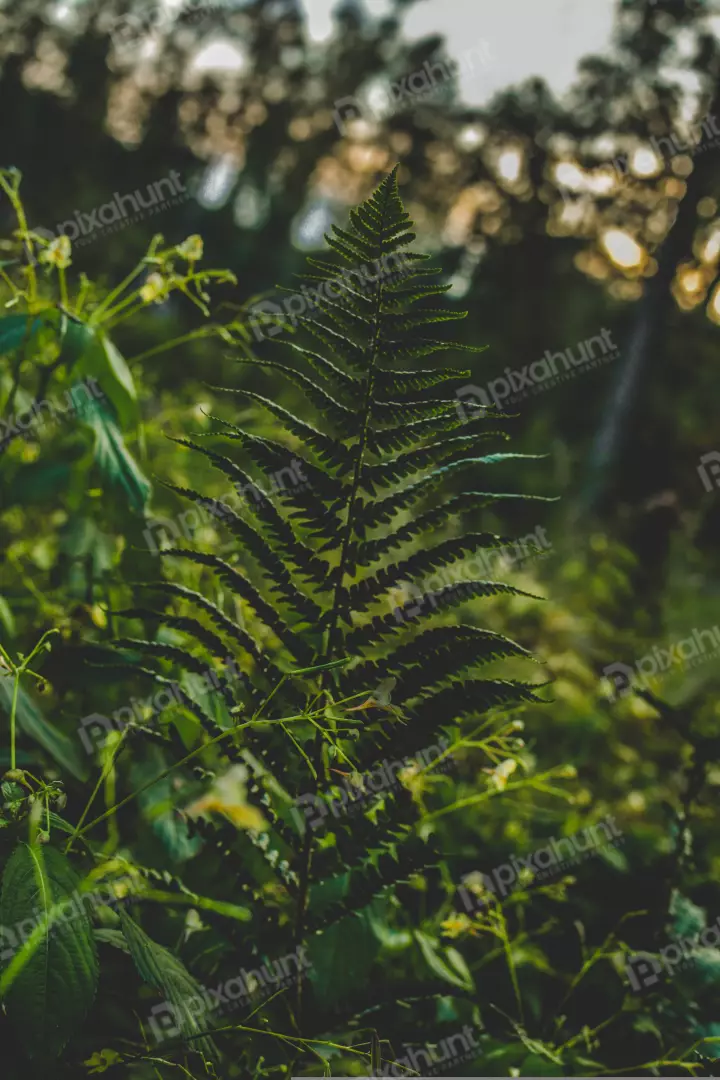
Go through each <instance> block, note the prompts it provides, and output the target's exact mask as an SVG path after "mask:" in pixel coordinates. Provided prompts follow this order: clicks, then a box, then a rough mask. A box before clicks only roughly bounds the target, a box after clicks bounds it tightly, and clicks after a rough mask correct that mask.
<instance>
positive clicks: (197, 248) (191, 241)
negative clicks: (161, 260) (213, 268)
mask: <svg viewBox="0 0 720 1080" xmlns="http://www.w3.org/2000/svg"><path fill="white" fill-rule="evenodd" d="M175 250H176V251H177V253H178V255H181V256H182V258H183V259H187V261H188V262H197V261H198V259H202V257H203V238H202V236H198V234H197V233H193V235H192V236H188V238H187V240H183V242H182V244H178V245H177V247H176V248H175Z"/></svg>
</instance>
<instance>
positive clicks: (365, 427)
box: [295, 189, 390, 1030]
mask: <svg viewBox="0 0 720 1080" xmlns="http://www.w3.org/2000/svg"><path fill="white" fill-rule="evenodd" d="M389 198H390V196H389V189H386V192H385V203H384V205H383V210H382V218H381V229H380V230H379V232H380V236H382V227H384V225H385V211H386V209H387V204H388V202H389ZM381 248H382V240H379V241H378V246H377V248H376V255H377V258H378V259H379V258H380V257H381V255H382V250H381ZM382 297H383V287H382V278H381V276H380V275H378V282H377V289H376V293H375V304H374V308H373V314H372V320H373V321H372V326H373V330H372V337H371V340H370V342H369V344H368V347H367V351H368V353H369V355H368V368H367V377H366V382H365V393H364V397H363V404H362V428H361V430H360V438H359V440H358V445H357V459H356V461H355V468H354V471H353V479H352V486H351V488H350V494H349V496H348V501H347V517H346V520H345V532H344V535H343V539H342V547H341V549H340V560H339V563H338V568H337V572H336V573H337V577H336V580H335V589H334V591H333V601H332V608H331V611H330V619H329V625H328V630H327V639H326V644H325V654H324V657H323V661H324V662H325V663H327V662H328V661H330V660H331V659H332V656H333V653H334V650H335V647H336V639H337V631H338V623H339V617H340V602H341V598H342V595H343V587H344V586H343V582H344V580H345V573H346V570H347V563H348V554H349V552H350V545H351V542H352V538H353V533H354V531H355V506H356V504H357V498H358V490H359V487H360V478H361V476H362V469H363V463H364V458H365V450H366V448H367V439H368V431H369V427H370V410H371V406H372V400H373V398H372V395H373V389H374V385H375V361H376V359H377V348H378V342H379V339H380V314H381V307H382ZM330 678H332V675H329V673H328V672H324V673H323V675H322V678H321V689H322V690H325V689H327V687H328V682H329V679H330ZM322 756H323V737H322V731H320V730H318V731H317V732H316V735H315V743H314V747H313V758H314V764H315V777H314V790H315V791H317V789H318V787H319V784H320V778H321V776H322ZM312 856H313V832H312V829H310V828H307V827H306V831H305V837H304V840H303V847H302V852H301V870H300V889H299V895H298V902H297V916H296V919H295V947H296V948H297V947H298V946H299V945H300V944H301V943H302V937H303V930H304V924H305V915H306V912H307V906H308V899H309V894H310V873H311V870H312ZM302 989H303V973H302V972H299V973H298V981H297V1002H296V1004H297V1016H298V1023H299V1024H300V1030H302Z"/></svg>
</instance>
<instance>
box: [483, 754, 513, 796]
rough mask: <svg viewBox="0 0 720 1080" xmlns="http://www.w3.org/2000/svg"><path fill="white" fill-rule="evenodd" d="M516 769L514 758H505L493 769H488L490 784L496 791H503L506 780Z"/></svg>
mask: <svg viewBox="0 0 720 1080" xmlns="http://www.w3.org/2000/svg"><path fill="white" fill-rule="evenodd" d="M516 769H517V761H515V759H514V758H505V760H504V761H501V762H500V764H499V765H496V766H495V768H494V769H490V770H489V772H490V784H491V785H492V786H493V787H494V788H495V789H496V791H504V790H505V788H506V787H507V782H508V780H509V779H510V777H511V776H512V774H513V773H514V772H515V770H516Z"/></svg>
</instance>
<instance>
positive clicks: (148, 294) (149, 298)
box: [140, 274, 167, 304]
mask: <svg viewBox="0 0 720 1080" xmlns="http://www.w3.org/2000/svg"><path fill="white" fill-rule="evenodd" d="M166 292H167V282H166V281H165V278H164V277H163V276H162V274H150V276H149V277H148V279H147V281H146V282H145V284H144V285H143V287H142V288H141V289H140V299H141V300H143V301H144V302H145V303H146V304H151V303H155V304H158V303H160V302H161V301H162V300H164V299H165V294H166Z"/></svg>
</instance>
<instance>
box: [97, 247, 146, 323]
mask: <svg viewBox="0 0 720 1080" xmlns="http://www.w3.org/2000/svg"><path fill="white" fill-rule="evenodd" d="M145 266H146V263H145V259H144V258H142V259H141V260H140V262H139V263H138V264H137V266H136V267H135V268H134V269H133V270H131V271H130V273H129V274H128V275H127V277H124V278H123V280H122V281H121V282H120V284H119V285H116V286H115V288H114V289H113V290H112V291H111V292H109V293H108V294H107V296H106V297H105V299H104V300H103V301H102V302H101V303H100V304H99V305H98V307H96V308H95V310H94V311H93V313H92V316H91V318H90V322H91V323H96V322H99V321H100V316H101V315H104V314H105V312H106V311H107V310H108V308H109V307H111V305H112V304H113V302H114V301H115V300H116V299H117V297H118V296H120V294H121V293H122V292H124V291H125V289H127V287H128V285H129V284H130V283H131V282H132V281H133V279H134V278H136V277H137V276H138V274H140V273H142V271H143V270H144V269H145ZM132 295H133V296H134V295H135V293H133V294H132Z"/></svg>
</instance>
